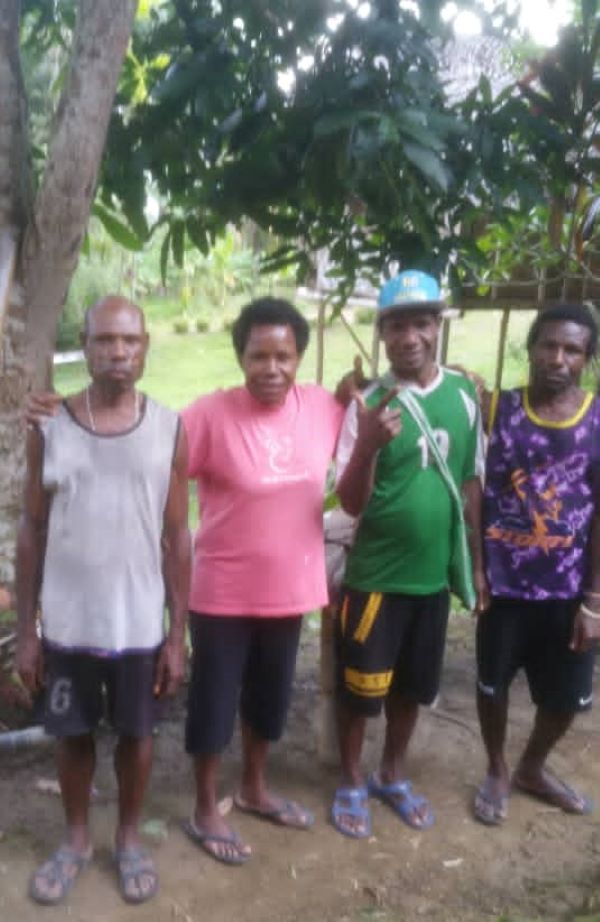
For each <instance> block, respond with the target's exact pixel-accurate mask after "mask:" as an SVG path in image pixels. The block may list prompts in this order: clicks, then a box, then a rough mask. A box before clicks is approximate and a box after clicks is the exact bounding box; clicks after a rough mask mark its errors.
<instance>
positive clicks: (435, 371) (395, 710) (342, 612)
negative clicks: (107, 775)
mask: <svg viewBox="0 0 600 922" xmlns="http://www.w3.org/2000/svg"><path fill="white" fill-rule="evenodd" d="M443 307H444V302H443V301H442V300H441V297H440V292H439V288H438V285H437V282H436V281H435V279H433V278H431V277H430V276H428V275H426V274H425V273H423V272H419V271H405V272H402V273H400V274H399V275H397V276H395V277H394V278H392V279H391V280H390V281H389V282H387V283H386V284H385V285H384V286H383V288H382V289H381V293H380V296H379V309H380V311H379V318H378V322H379V329H380V334H381V338H382V340H383V342H384V344H385V348H386V353H387V357H388V359H389V362H390V365H391V368H390V371H389V372H388V373H387V374H385V375H384V376H383V377H382V378H381V379H378V380H376V381H375V382H373V383H372V384H371V385H370V386H369V387H368V388H367V390H366V391H365V392H364V393H363V394H361V395H359V396H358V397H357V399H356V400H355V402H354V403H353V404H352V405H351V407H350V408H349V410H348V412H347V415H346V420H345V423H344V426H343V428H342V433H341V436H340V442H339V447H338V457H337V462H338V494H339V497H340V500H341V504H342V506H343V508H344V509H345V510H346V512H348V513H350V514H351V515H353V516H360V520H359V524H358V528H357V532H356V540H355V543H354V546H353V547H352V549H351V550H350V553H349V556H348V562H347V568H346V574H345V578H344V586H343V591H342V596H341V601H340V604H339V608H338V613H337V619H336V650H337V688H338V730H339V741H340V753H341V763H342V785H341V787H339V788H338V790H337V791H336V794H335V799H334V803H333V806H332V811H331V818H332V822H333V824H334V826H335V827H336V828H337V829H338V830H339V831H340V832H341V833H343V834H344V835H348V836H351V837H354V838H363V837H365V836H368V835H370V833H371V816H370V811H369V804H368V798H369V796H372V797H377V798H379V799H380V800H382V801H384V802H385V803H387V804H388V805H389V806H390V807H391V808H392V809H393V810H394V811H395V812H396V813H397V814H398V815H399V816H400V818H401V819H402V820H404V822H405V823H407V824H408V825H409V826H411V827H413V828H415V829H426V828H428V827H429V826H431V825H432V824H433V822H434V815H433V812H432V810H431V807H430V806H429V803H428V801H427V800H426V799H425V798H424V797H423V796H421V795H418V794H416V793H415V792H414V791H413V789H412V787H411V784H410V782H409V781H408V780H407V779H406V777H405V775H404V758H405V753H406V749H407V746H408V743H409V741H410V738H411V735H412V733H413V730H414V727H415V724H416V721H417V716H418V711H419V705H420V704H431V702H432V701H433V700H434V698H435V697H436V695H437V692H438V687H439V679H440V672H441V665H442V658H443V650H444V643H445V636H446V624H447V620H448V610H449V587H450V583H451V577H450V573H451V570H452V568H453V562H455V561H456V559H457V551H459V550H460V549H461V548H459V546H458V545H459V544H460V541H461V538H462V539H463V545H464V547H463V546H462V545H461V547H463V550H464V556H463V558H462V560H463V567H462V584H463V586H464V585H467V586H468V587H469V589H468V590H467V591H466V593H463V594H464V595H465V596H466V598H467V599H468V600H469V604H473V603H475V605H476V607H478V608H479V607H482V608H483V607H484V606H485V605H486V604H487V599H486V597H485V593H486V588H485V585H486V584H485V579H484V576H483V566H482V557H481V544H480V540H479V519H480V509H481V482H480V474H481V468H482V457H481V451H480V448H481V426H480V421H479V409H478V403H477V397H476V393H475V390H474V387H473V385H472V384H471V382H470V381H469V380H468V379H467V378H466V377H464V376H463V375H461V374H459V373H458V372H455V371H451V370H449V369H446V368H441V367H440V366H438V364H437V363H436V351H437V341H438V333H439V327H440V319H441V311H442V309H443ZM457 488H458V489H457ZM459 491H461V492H462V497H463V498H464V504H465V506H464V519H465V520H466V524H467V526H468V530H469V544H470V548H471V555H472V562H473V566H472V572H471V562H470V560H469V553H468V549H467V548H466V544H465V543H464V538H465V529H464V522H463V517H462V509H461V506H462V503H461V496H460V493H459ZM471 577H472V581H471ZM473 587H474V588H475V592H473ZM383 703H385V714H386V718H387V724H386V737H385V744H384V748H383V753H382V758H381V763H380V767H379V771H378V772H377V773H373V774H372V775H371V776H370V777H369V778H368V780H367V782H366V783H365V780H364V778H363V775H362V772H361V767H360V756H361V750H362V743H363V737H364V732H365V726H366V719H367V717H369V716H373V715H376V714H377V713H379V711H380V710H381V706H382V704H383Z"/></svg>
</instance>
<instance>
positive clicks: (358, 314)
mask: <svg viewBox="0 0 600 922" xmlns="http://www.w3.org/2000/svg"><path fill="white" fill-rule="evenodd" d="M374 318H375V311H374V309H373V308H372V307H356V308H355V309H354V319H355V321H356V323H361V324H365V325H367V326H371V324H372V323H373V320H374Z"/></svg>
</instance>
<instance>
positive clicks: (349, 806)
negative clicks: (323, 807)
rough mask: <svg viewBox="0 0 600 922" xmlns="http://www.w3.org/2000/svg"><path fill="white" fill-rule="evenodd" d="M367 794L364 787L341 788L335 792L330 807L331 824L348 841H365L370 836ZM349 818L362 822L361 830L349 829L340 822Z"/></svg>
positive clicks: (369, 812) (369, 813)
mask: <svg viewBox="0 0 600 922" xmlns="http://www.w3.org/2000/svg"><path fill="white" fill-rule="evenodd" d="M368 798H369V792H368V790H367V789H366V787H364V786H363V787H358V788H351V787H342V788H338V789H337V790H336V792H335V795H334V798H333V803H332V805H331V822H332V824H333V825H334V826H335V828H336V829H337V831H338V832H341V834H342V835H343V836H348V837H349V838H350V839H367V838H368V837H369V836H370V835H371V811H370V810H369V805H368ZM342 817H351V818H352V819H355V820H362V823H363V829H362V830H358V829H354V830H353V829H349V828H348V827H346V826H344V825H343V824H342V823H341V822H340V820H341V818H342Z"/></svg>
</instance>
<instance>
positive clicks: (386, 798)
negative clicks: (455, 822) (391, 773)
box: [367, 775, 435, 829]
mask: <svg viewBox="0 0 600 922" xmlns="http://www.w3.org/2000/svg"><path fill="white" fill-rule="evenodd" d="M367 786H368V790H369V794H370V795H371V797H377V799H378V800H381V801H382V803H384V804H387V806H388V807H391V808H392V810H393V811H394V813H396V814H397V816H399V817H400V819H401V820H402V821H403V822H404V823H406V825H407V826H410V827H411V829H430V828H431V826H433V824H434V823H435V815H434V813H433V810H432V809H431V807H430V806H429V801H428V800H427V798H426V797H423V796H422V795H421V794H415V793H414V791H413V789H412V785H411V783H410V781H391V782H390V783H389V784H384V783H383V782H382V781H379V779H378V778H377V777H376V776H375V775H370V776H369V779H368V781H367ZM421 807H425V808H426V813H425V817H424V818H423V819H419V818H418V817H417V816H416V815H415V811H416V810H418V809H419V808H421Z"/></svg>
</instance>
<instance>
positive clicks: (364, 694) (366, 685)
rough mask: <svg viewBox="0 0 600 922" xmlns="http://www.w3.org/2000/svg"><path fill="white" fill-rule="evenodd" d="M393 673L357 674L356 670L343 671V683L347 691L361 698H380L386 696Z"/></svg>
mask: <svg viewBox="0 0 600 922" xmlns="http://www.w3.org/2000/svg"><path fill="white" fill-rule="evenodd" d="M392 675H393V672H392V670H391V669H390V671H389V672H359V671H358V669H350V668H349V667H346V669H344V683H345V685H346V688H347V689H348V691H351V692H354V694H355V695H360V697H361V698H381V697H382V695H386V694H387V692H388V689H389V687H390V683H391V681H392Z"/></svg>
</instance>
